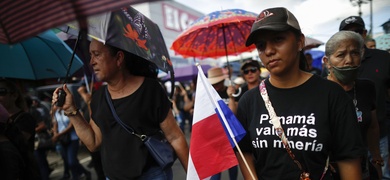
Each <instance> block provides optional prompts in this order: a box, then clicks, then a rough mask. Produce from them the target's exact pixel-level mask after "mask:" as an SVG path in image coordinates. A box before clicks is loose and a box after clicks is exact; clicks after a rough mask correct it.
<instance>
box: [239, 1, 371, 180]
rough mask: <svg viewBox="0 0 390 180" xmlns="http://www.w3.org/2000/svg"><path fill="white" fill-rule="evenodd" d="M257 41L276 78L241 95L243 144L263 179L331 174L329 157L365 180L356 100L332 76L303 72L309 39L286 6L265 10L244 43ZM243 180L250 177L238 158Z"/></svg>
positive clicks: (344, 174) (345, 174)
mask: <svg viewBox="0 0 390 180" xmlns="http://www.w3.org/2000/svg"><path fill="white" fill-rule="evenodd" d="M251 44H255V45H256V47H257V50H258V52H259V56H260V59H261V61H262V63H263V64H264V66H265V68H267V70H268V71H269V73H270V77H269V78H267V79H265V80H264V81H262V82H261V83H260V86H259V87H258V88H253V89H251V90H249V91H248V92H246V93H245V94H244V95H243V96H242V98H241V99H240V101H239V104H238V110H237V118H238V119H239V120H240V121H241V123H242V124H243V126H244V128H246V130H247V132H248V133H247V135H246V136H245V137H244V139H243V140H241V141H240V143H239V145H240V147H241V149H242V151H243V152H244V157H245V160H246V161H247V163H248V165H249V168H250V170H251V172H253V173H252V175H253V176H252V178H253V177H254V178H257V179H289V180H290V179H305V180H307V179H332V177H331V175H330V173H325V172H327V171H326V169H327V168H328V166H327V163H328V162H329V159H330V160H331V161H335V162H337V164H338V166H339V167H340V176H341V178H342V179H354V180H356V179H361V170H360V160H359V158H360V157H361V155H362V154H363V153H364V148H363V143H362V138H361V136H360V132H359V128H358V124H357V118H356V112H355V108H354V105H353V103H352V101H351V99H350V98H349V97H348V96H347V95H346V93H345V92H344V90H343V89H342V88H341V87H340V86H339V85H337V84H336V83H334V82H331V81H327V80H325V79H322V78H321V77H319V76H313V75H312V74H311V73H308V72H305V71H304V68H305V67H306V64H305V62H306V61H305V58H304V54H303V51H302V49H303V47H304V45H305V37H304V35H303V34H302V32H301V29H300V27H299V24H298V21H297V19H296V18H295V17H294V15H293V14H292V13H291V12H289V11H288V10H287V9H286V8H270V9H266V10H263V11H262V12H261V13H260V15H259V16H258V17H257V19H256V21H255V22H254V24H253V26H252V31H251V34H250V35H249V37H248V39H247V42H246V45H247V46H249V45H251ZM239 162H240V167H241V171H242V173H243V176H244V177H245V179H250V178H251V173H250V171H248V168H246V166H245V163H244V162H243V159H242V158H241V157H240V156H239Z"/></svg>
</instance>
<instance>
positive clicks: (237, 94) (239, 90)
mask: <svg viewBox="0 0 390 180" xmlns="http://www.w3.org/2000/svg"><path fill="white" fill-rule="evenodd" d="M240 94H241V87H239V88H238V92H237V93H235V94H232V96H233V97H238V96H240Z"/></svg>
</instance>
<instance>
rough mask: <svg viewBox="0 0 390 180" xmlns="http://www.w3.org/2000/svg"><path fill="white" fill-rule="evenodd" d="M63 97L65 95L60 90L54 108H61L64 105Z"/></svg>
mask: <svg viewBox="0 0 390 180" xmlns="http://www.w3.org/2000/svg"><path fill="white" fill-rule="evenodd" d="M65 97H66V93H65V91H64V90H63V89H60V90H59V91H58V99H57V104H56V106H58V107H62V106H63V105H64V103H65Z"/></svg>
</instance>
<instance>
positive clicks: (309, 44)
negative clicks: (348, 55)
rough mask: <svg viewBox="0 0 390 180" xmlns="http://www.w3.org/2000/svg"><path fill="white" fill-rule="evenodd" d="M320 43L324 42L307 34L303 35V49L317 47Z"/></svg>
mask: <svg viewBox="0 0 390 180" xmlns="http://www.w3.org/2000/svg"><path fill="white" fill-rule="evenodd" d="M321 45H324V42H322V41H320V40H318V39H315V38H312V37H307V36H306V37H305V47H304V49H305V50H309V49H313V48H317V47H319V46H321Z"/></svg>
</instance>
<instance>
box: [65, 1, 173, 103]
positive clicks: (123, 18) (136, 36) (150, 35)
mask: <svg viewBox="0 0 390 180" xmlns="http://www.w3.org/2000/svg"><path fill="white" fill-rule="evenodd" d="M86 23H87V25H88V26H87V28H88V31H87V32H88V37H89V38H93V39H96V40H98V41H100V42H103V43H104V44H109V45H111V46H114V47H117V48H120V49H122V50H125V51H128V52H130V53H132V54H134V55H137V56H139V57H141V58H143V59H145V60H148V61H150V62H152V63H154V64H156V65H157V67H159V68H160V69H161V70H162V71H164V72H170V73H171V77H172V78H171V81H172V82H173V81H174V80H173V77H174V75H173V67H172V62H171V60H170V57H169V54H168V50H167V48H166V45H165V42H164V38H163V36H162V34H161V31H160V28H159V27H158V25H157V24H155V23H154V22H153V21H152V20H150V19H149V18H147V17H145V16H144V15H143V14H142V13H140V12H138V11H137V10H135V9H134V8H132V7H130V6H129V7H126V8H121V9H120V10H117V11H112V12H106V13H103V14H99V15H96V16H92V17H88V18H87V21H86ZM60 29H61V30H63V31H64V32H66V33H69V34H72V35H78V36H79V38H78V39H80V34H82V32H83V31H84V30H83V28H80V27H79V23H77V22H71V23H68V24H67V25H64V26H61V27H60ZM85 39H86V38H84V40H85ZM76 47H77V42H76ZM76 47H75V48H76ZM172 91H173V89H172ZM61 95H62V94H61ZM61 98H64V97H61ZM58 102H60V104H61V103H62V101H58Z"/></svg>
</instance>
